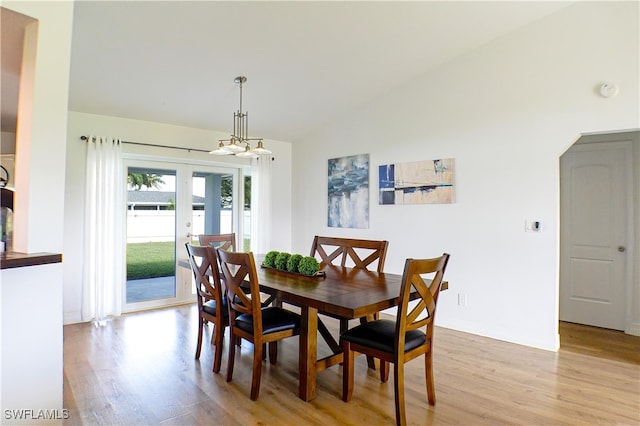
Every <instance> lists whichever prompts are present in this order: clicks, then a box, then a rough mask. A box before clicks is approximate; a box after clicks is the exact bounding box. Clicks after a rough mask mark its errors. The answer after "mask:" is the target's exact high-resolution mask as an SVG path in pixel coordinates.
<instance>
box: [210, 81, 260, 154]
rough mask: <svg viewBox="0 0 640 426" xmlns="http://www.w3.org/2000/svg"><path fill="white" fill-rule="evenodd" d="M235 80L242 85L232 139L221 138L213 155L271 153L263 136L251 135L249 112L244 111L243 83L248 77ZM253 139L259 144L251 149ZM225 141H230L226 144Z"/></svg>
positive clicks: (234, 118)
mask: <svg viewBox="0 0 640 426" xmlns="http://www.w3.org/2000/svg"><path fill="white" fill-rule="evenodd" d="M234 81H235V82H236V83H237V84H238V85H240V108H239V109H238V111H237V112H234V113H233V134H232V135H231V139H220V141H219V144H218V148H216V149H214V150H213V151H210V152H209V154H213V155H231V154H233V155H236V156H238V157H246V158H258V155H259V154H271V151H269V150H268V149H266V148H265V147H264V145H263V143H262V138H250V137H249V114H248V113H247V112H242V84H243V83H245V82H246V81H247V77H243V76H240V77H236V78H235V79H234ZM251 141H257V146H256V147H255V148H253V149H251V144H250V142H251ZM225 142H228V143H227V144H225Z"/></svg>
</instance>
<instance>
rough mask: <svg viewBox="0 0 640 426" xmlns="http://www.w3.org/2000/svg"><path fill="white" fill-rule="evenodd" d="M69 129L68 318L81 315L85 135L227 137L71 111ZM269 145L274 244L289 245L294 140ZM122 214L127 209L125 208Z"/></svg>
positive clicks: (221, 161) (196, 142) (166, 140)
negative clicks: (271, 168) (272, 161)
mask: <svg viewBox="0 0 640 426" xmlns="http://www.w3.org/2000/svg"><path fill="white" fill-rule="evenodd" d="M68 120H69V131H68V135H67V152H66V155H67V159H66V161H67V174H66V182H67V183H66V188H65V221H64V234H65V241H64V255H65V257H64V260H65V262H64V322H65V324H68V323H73V322H79V321H81V315H80V313H81V302H82V291H81V289H82V258H83V256H82V238H83V229H84V214H83V211H84V191H85V187H84V175H85V165H84V160H85V155H86V142H84V141H82V140H80V136H82V135H89V134H94V135H100V136H114V137H118V138H120V139H121V140H124V141H131V142H142V143H150V144H159V145H170V146H182V147H188V148H195V149H206V150H210V149H213V148H214V147H215V146H217V142H218V139H221V138H225V137H228V134H227V133H226V132H225V133H223V132H213V131H210V130H204V129H194V128H188V127H181V126H173V125H168V124H161V123H153V122H147V121H139V120H130V119H124V118H118V117H108V116H100V115H94V114H86V113H80V112H74V111H69V113H68ZM264 143H265V146H267V147H269V149H271V150H272V151H273V157H274V158H275V161H274V165H277V166H274V170H273V173H272V179H273V182H272V184H273V186H274V188H279V189H280V190H279V191H274V192H277V193H276V194H275V195H274V203H273V213H272V218H273V224H272V227H273V229H274V232H273V235H272V239H273V242H272V244H273V245H274V247H280V248H281V249H282V250H284V249H288V248H289V247H290V246H291V229H290V227H289V223H290V222H291V180H292V179H291V144H289V143H287V142H279V141H272V140H265V142H264ZM123 147H124V150H125V152H126V153H127V154H128V155H148V156H153V157H155V158H159V159H164V160H169V161H170V160H181V161H184V160H186V159H188V160H189V161H195V162H198V163H200V164H202V163H207V164H211V165H222V166H226V167H243V166H244V165H248V164H249V161H248V160H245V159H242V158H239V157H234V156H226V157H214V156H212V155H209V154H207V153H199V152H187V151H180V150H174V149H162V148H148V147H141V146H136V145H126V144H125V145H123ZM123 214H124V212H123Z"/></svg>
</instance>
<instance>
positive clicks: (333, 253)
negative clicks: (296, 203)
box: [311, 235, 389, 272]
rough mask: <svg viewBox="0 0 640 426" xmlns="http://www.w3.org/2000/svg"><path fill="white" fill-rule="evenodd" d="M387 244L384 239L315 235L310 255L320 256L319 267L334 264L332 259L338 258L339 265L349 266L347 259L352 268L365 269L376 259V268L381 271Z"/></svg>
mask: <svg viewBox="0 0 640 426" xmlns="http://www.w3.org/2000/svg"><path fill="white" fill-rule="evenodd" d="M388 246H389V242H388V241H386V240H382V241H376V240H359V239H353V238H336V237H321V236H317V235H316V236H315V238H314V239H313V245H312V246H311V256H315V255H316V254H318V256H320V266H321V267H322V266H325V265H331V264H334V263H333V262H334V260H336V259H340V265H341V266H350V265H348V264H347V261H348V260H351V261H352V262H353V267H354V268H358V269H367V270H368V269H369V267H370V265H371V264H372V263H374V262H375V261H376V260H377V261H378V266H377V268H376V270H377V271H378V272H382V271H383V269H384V262H385V259H386V256H387V247H388ZM359 252H360V254H359Z"/></svg>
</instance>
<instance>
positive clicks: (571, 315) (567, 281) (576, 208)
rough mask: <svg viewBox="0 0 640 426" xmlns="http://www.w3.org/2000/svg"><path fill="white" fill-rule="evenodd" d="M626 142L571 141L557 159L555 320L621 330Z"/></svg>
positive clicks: (625, 274) (628, 151)
mask: <svg viewBox="0 0 640 426" xmlns="http://www.w3.org/2000/svg"><path fill="white" fill-rule="evenodd" d="M631 155H632V152H631V145H630V144H628V143H624V142H614V143H594V144H584V145H575V146H574V147H572V148H571V149H570V150H569V151H567V152H566V153H565V154H564V155H563V156H562V158H561V160H560V171H561V172H560V179H561V182H560V188H561V194H560V198H561V202H560V210H561V223H562V226H561V228H562V230H561V243H560V245H561V247H560V250H561V263H560V320H561V321H569V322H575V323H580V324H587V325H593V326H597V327H603V328H610V329H615V330H624V328H625V318H626V317H625V316H626V297H625V295H626V288H627V280H628V278H629V277H628V272H627V264H626V262H627V252H626V245H627V238H628V223H629V222H628V218H629V205H628V204H627V203H630V202H631V200H632V198H631V197H632V194H631V185H630V184H629V183H630V182H629V179H630V176H631V175H630V173H631V165H630V162H629V160H630V159H631Z"/></svg>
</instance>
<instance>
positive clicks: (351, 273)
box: [256, 255, 448, 319]
mask: <svg viewBox="0 0 640 426" xmlns="http://www.w3.org/2000/svg"><path fill="white" fill-rule="evenodd" d="M263 259H264V255H256V266H257V268H256V269H257V272H258V280H259V282H260V285H261V290H263V291H264V292H265V293H268V294H272V295H274V296H276V297H277V298H279V299H281V300H286V301H287V302H289V303H292V304H294V305H298V306H309V307H312V308H315V309H317V310H318V311H320V312H324V313H328V314H332V315H336V316H339V317H343V318H349V319H353V318H361V317H363V316H365V315H367V314H371V313H372V312H379V311H381V310H384V309H387V308H392V307H394V306H397V305H398V303H399V297H400V287H401V285H402V275H399V274H393V273H385V272H377V271H367V270H365V269H356V268H349V267H343V266H335V265H325V266H324V267H323V268H322V270H321V272H323V273H324V277H308V276H304V275H301V274H293V273H290V272H284V271H279V270H277V269H274V268H265V267H262V266H259V265H261V264H262V260H263ZM447 287H448V283H447V282H443V284H442V288H441V289H442V290H445V289H446V288H447Z"/></svg>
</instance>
